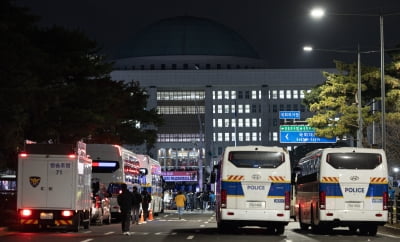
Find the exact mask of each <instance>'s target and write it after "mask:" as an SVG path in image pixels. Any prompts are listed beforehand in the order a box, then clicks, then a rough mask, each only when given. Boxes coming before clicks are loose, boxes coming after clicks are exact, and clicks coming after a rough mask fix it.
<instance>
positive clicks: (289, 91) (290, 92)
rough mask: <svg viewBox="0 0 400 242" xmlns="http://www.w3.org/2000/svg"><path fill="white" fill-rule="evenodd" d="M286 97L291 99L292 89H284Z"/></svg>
mask: <svg viewBox="0 0 400 242" xmlns="http://www.w3.org/2000/svg"><path fill="white" fill-rule="evenodd" d="M286 98H287V99H292V91H291V90H286Z"/></svg>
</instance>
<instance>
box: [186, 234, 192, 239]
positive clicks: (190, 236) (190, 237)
mask: <svg viewBox="0 0 400 242" xmlns="http://www.w3.org/2000/svg"><path fill="white" fill-rule="evenodd" d="M193 238H194V235H189V236H188V237H187V238H186V239H193Z"/></svg>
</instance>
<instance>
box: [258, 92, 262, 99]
mask: <svg viewBox="0 0 400 242" xmlns="http://www.w3.org/2000/svg"><path fill="white" fill-rule="evenodd" d="M258 99H260V100H261V99H262V93H261V90H260V91H258Z"/></svg>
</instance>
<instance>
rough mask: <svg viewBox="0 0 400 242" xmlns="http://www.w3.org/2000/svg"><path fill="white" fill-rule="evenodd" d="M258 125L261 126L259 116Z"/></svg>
mask: <svg viewBox="0 0 400 242" xmlns="http://www.w3.org/2000/svg"><path fill="white" fill-rule="evenodd" d="M258 127H261V118H259V119H258Z"/></svg>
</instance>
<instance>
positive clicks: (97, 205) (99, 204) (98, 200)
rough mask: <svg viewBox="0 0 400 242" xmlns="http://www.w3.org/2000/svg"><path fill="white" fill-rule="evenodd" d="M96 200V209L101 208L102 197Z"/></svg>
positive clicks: (97, 197)
mask: <svg viewBox="0 0 400 242" xmlns="http://www.w3.org/2000/svg"><path fill="white" fill-rule="evenodd" d="M95 199H96V202H95V207H96V208H101V200H100V197H99V196H96V197H95Z"/></svg>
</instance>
